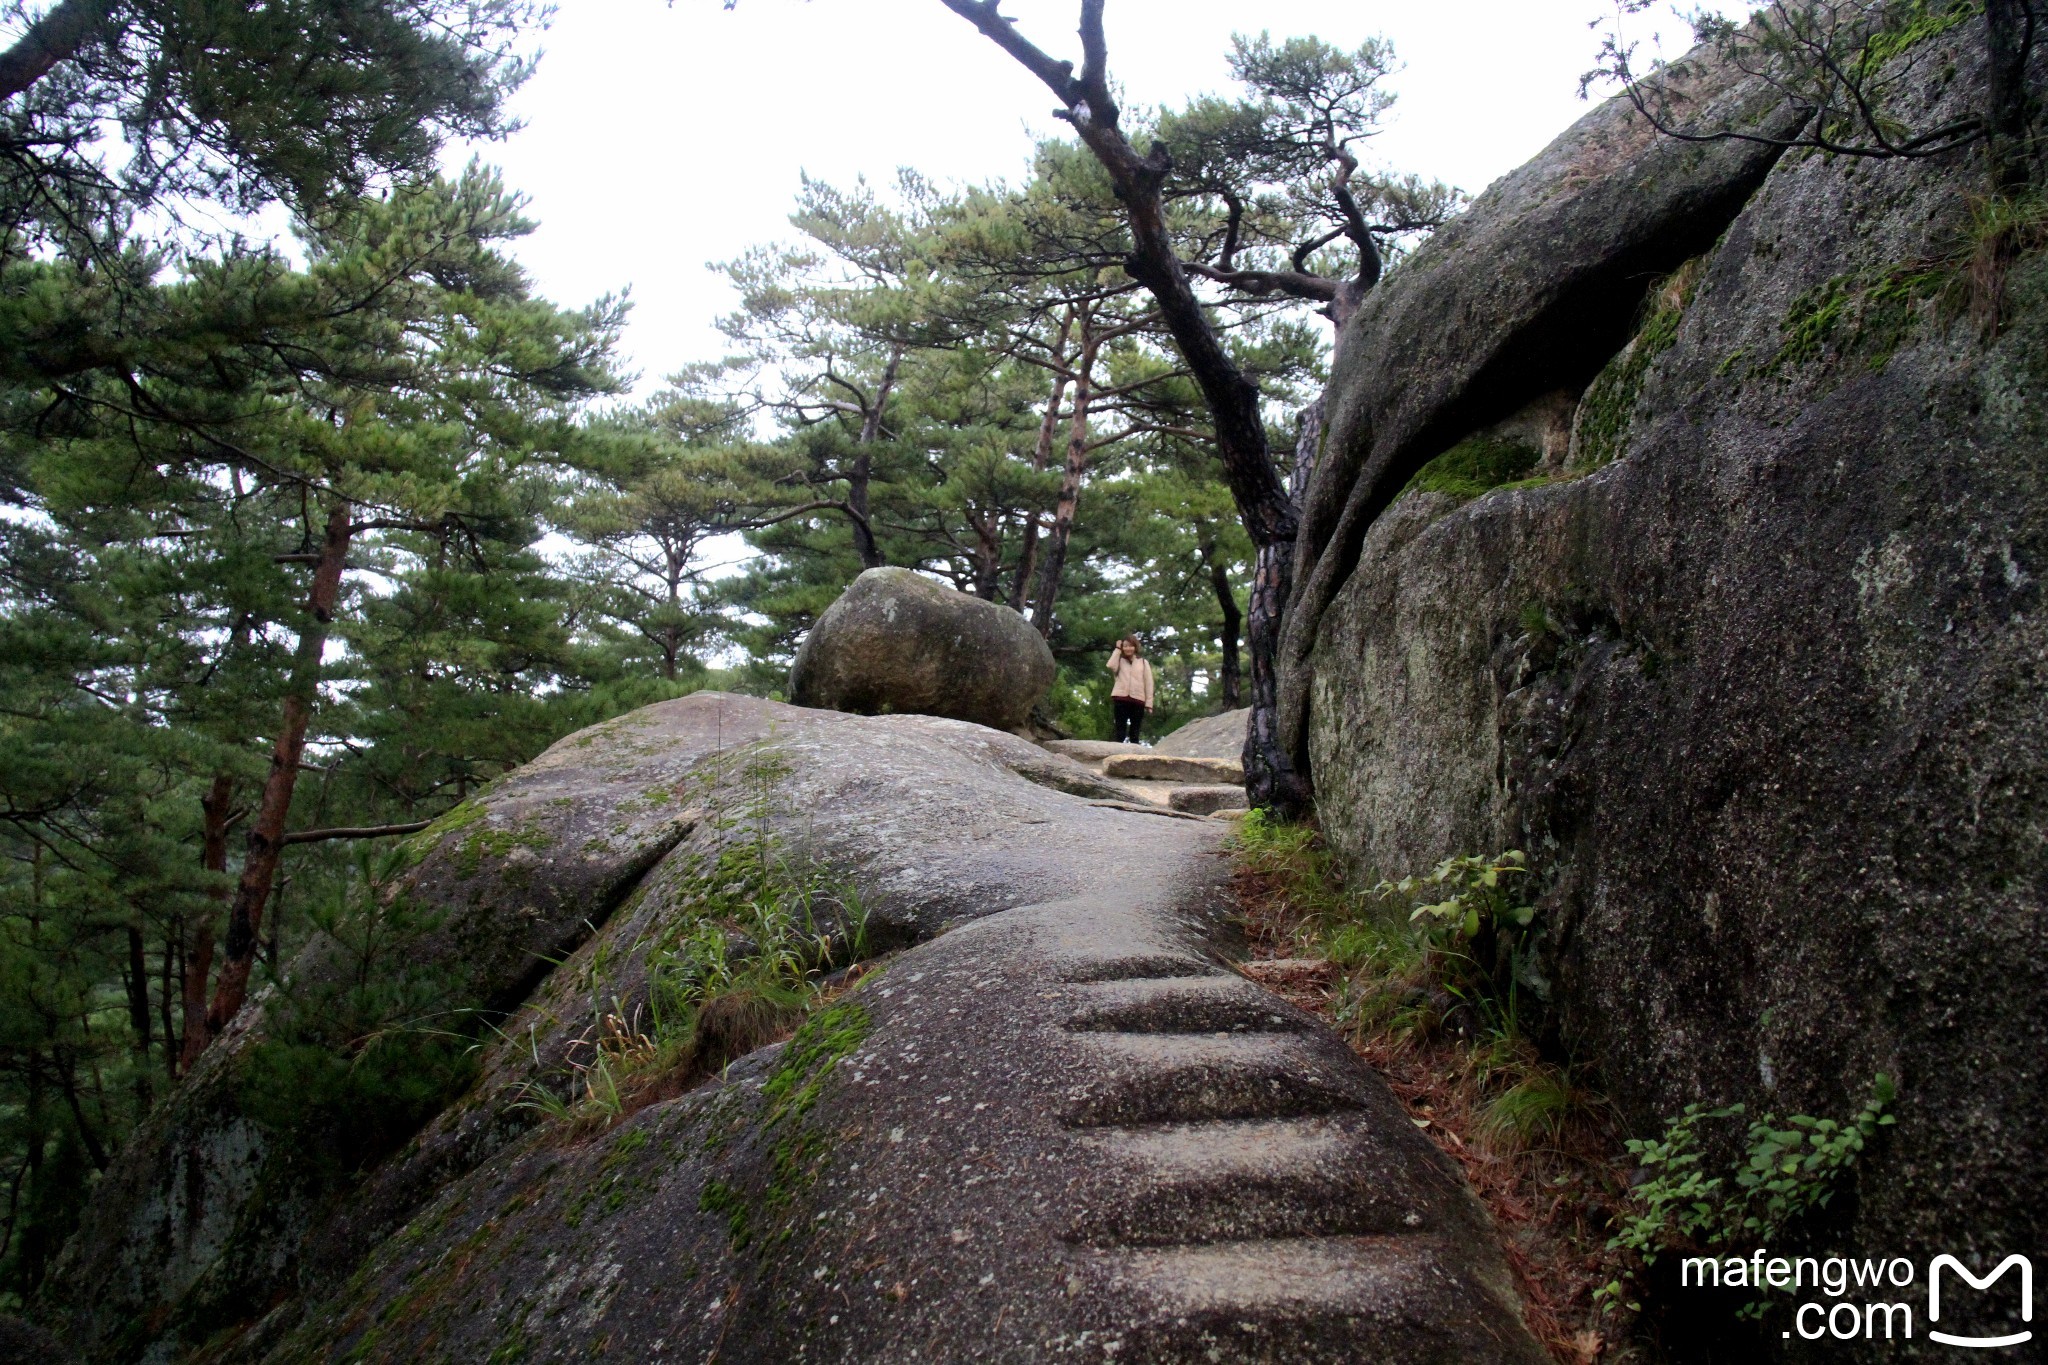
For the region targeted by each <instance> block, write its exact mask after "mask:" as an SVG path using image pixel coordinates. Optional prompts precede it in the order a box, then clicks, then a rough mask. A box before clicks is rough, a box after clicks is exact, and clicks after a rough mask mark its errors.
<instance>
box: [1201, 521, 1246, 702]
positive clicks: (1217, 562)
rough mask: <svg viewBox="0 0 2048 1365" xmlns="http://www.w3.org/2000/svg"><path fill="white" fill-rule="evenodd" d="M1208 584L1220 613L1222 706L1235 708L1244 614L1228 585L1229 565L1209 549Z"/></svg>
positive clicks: (1240, 692)
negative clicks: (1214, 592)
mask: <svg viewBox="0 0 2048 1365" xmlns="http://www.w3.org/2000/svg"><path fill="white" fill-rule="evenodd" d="M1209 583H1210V586H1211V587H1213V588H1215V590H1216V606H1217V608H1218V610H1220V611H1221V612H1222V613H1223V629H1222V631H1221V632H1220V634H1221V637H1222V638H1221V640H1220V643H1221V645H1222V647H1223V677H1222V691H1223V709H1224V710H1226V711H1235V710H1236V709H1237V708H1238V707H1239V706H1241V705H1243V702H1242V701H1241V700H1240V699H1241V698H1242V696H1243V694H1244V677H1243V667H1242V665H1241V664H1240V663H1239V662H1238V657H1237V643H1238V632H1239V631H1240V630H1241V629H1243V626H1244V616H1243V613H1241V612H1239V611H1238V609H1237V594H1236V593H1235V592H1233V591H1232V590H1231V587H1230V565H1228V564H1227V563H1225V562H1224V560H1223V552H1222V551H1221V550H1219V549H1211V550H1210V552H1209Z"/></svg>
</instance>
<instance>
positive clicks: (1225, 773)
mask: <svg viewBox="0 0 2048 1365" xmlns="http://www.w3.org/2000/svg"><path fill="white" fill-rule="evenodd" d="M1197 723H1198V724H1199V723H1200V722H1197ZM1172 738H1173V736H1171V735H1169V736H1168V737H1167V740H1168V741H1171V740H1172ZM1239 743H1240V744H1242V734H1241V733H1240V738H1239ZM1045 747H1046V748H1047V749H1049V750H1051V751H1052V752H1053V753H1056V754H1061V755H1063V756H1065V757H1067V758H1071V759H1073V760H1074V761H1075V762H1076V763H1080V764H1083V765H1084V766H1086V767H1088V768H1090V769H1092V770H1093V771H1095V772H1098V773H1100V774H1102V775H1103V776H1104V777H1108V778H1112V779H1114V780H1116V781H1118V782H1121V783H1123V784H1124V785H1125V786H1126V787H1129V788H1130V789H1131V790H1132V791H1134V792H1136V793H1138V794H1139V795H1140V796H1141V797H1143V798H1144V799H1145V800H1147V801H1149V802H1151V803H1152V804H1154V805H1159V806H1165V807H1167V808H1168V809H1169V810H1175V811H1179V812H1181V813H1182V814H1184V815H1208V816H1215V817H1218V818H1221V819H1226V820H1234V819H1237V818H1238V817H1239V816H1241V815H1243V814H1244V812H1245V805H1246V803H1245V795H1244V766H1243V764H1242V763H1241V762H1240V761H1239V760H1238V759H1237V758H1236V757H1235V755H1234V754H1233V755H1231V756H1228V757H1226V756H1223V755H1221V754H1215V753H1175V752H1168V751H1166V750H1165V749H1163V748H1151V749H1148V748H1145V747H1143V746H1142V745H1136V744H1117V743H1114V742H1112V741H1109V740H1100V739H1054V740H1047V741H1046V742H1045ZM1210 747H1220V744H1219V745H1212V746H1210Z"/></svg>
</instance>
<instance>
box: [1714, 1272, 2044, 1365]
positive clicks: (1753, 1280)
mask: <svg viewBox="0 0 2048 1365" xmlns="http://www.w3.org/2000/svg"><path fill="white" fill-rule="evenodd" d="M2015 1272H2016V1273H2015ZM1920 1279H1921V1277H1920V1268H1919V1266H1918V1265H1916V1264H1915V1263H1914V1262H1913V1261H1911V1260H1908V1259H1907V1258H1906V1257H1904V1256H1895V1257H1891V1258H1889V1259H1886V1258H1883V1257H1846V1256H1828V1257H1812V1256H1799V1257H1787V1256H1773V1255H1771V1254H1770V1252H1769V1251H1767V1250H1765V1249H1764V1248H1762V1247H1759V1248H1757V1250H1756V1251H1755V1252H1754V1253H1752V1254H1751V1255H1750V1256H1749V1257H1748V1258H1746V1259H1745V1258H1743V1257H1738V1256H1728V1257H1713V1256H1696V1257H1687V1258H1685V1259H1684V1260H1682V1261H1681V1262H1680V1263H1679V1284H1680V1285H1681V1286H1682V1287H1686V1288H1695V1287H1696V1288H1700V1289H1747V1290H1765V1291H1771V1290H1777V1291H1784V1290H1790V1291H1791V1292H1792V1294H1793V1295H1794V1296H1795V1298H1803V1297H1804V1296H1805V1295H1807V1294H1812V1295H1814V1296H1815V1297H1812V1298H1805V1299H1804V1302H1795V1303H1794V1304H1793V1305H1792V1324H1791V1327H1790V1328H1789V1329H1788V1330H1787V1331H1785V1332H1784V1334H1783V1335H1784V1336H1785V1337H1786V1338H1787V1339H1788V1340H1789V1339H1790V1338H1792V1337H1795V1336H1796V1337H1798V1338H1799V1339H1800V1340H1802V1341H1825V1340H1830V1339H1832V1340H1834V1341H1837V1342H1851V1341H1863V1342H1876V1341H1894V1342H1901V1343H1903V1342H1906V1341H1912V1340H1915V1339H1916V1338H1919V1337H1920V1331H1919V1330H1918V1329H1920V1328H1923V1327H1924V1328H1925V1333H1926V1335H1925V1338H1924V1339H1925V1340H1928V1341H1931V1342H1934V1343H1937V1344H1939V1345H1942V1346H1953V1347H1959V1348H1961V1349H1964V1350H1977V1351H1995V1350H2002V1349H2004V1348H2007V1347H2012V1346H2024V1345H2026V1344H2027V1343H2029V1342H2031V1341H2032V1340H2033V1339H2034V1332H2033V1329H2032V1328H2031V1327H2026V1328H2023V1329H2022V1330H2019V1331H2011V1330H1989V1331H1987V1330H1982V1329H1981V1327H1976V1328H1975V1329H1973V1330H1969V1331H1965V1330H1962V1329H1963V1328H1964V1326H1965V1325H1966V1324H1982V1323H1983V1322H1984V1319H1985V1315H1986V1314H1987V1313H1989V1314H1990V1315H1991V1316H1992V1317H1993V1319H1994V1320H1995V1319H1996V1318H1997V1317H1999V1316H2004V1317H2005V1324H2004V1325H2005V1326H2006V1327H2008V1328H2009V1327H2010V1326H2012V1325H2014V1324H2012V1321H2011V1318H2010V1316H2009V1315H2010V1314H2011V1312H2012V1309H2013V1304H2012V1298H2011V1294H2012V1290H2013V1289H2015V1288H2017V1289H2018V1291H2019V1302H2018V1305H2017V1307H2018V1309H2019V1321H2020V1322H2021V1323H2031V1322H2033V1320H2034V1264H2033V1262H2032V1261H2030V1260H2028V1259H2027V1258H2026V1257H2025V1256H2023V1255H2020V1254H2019V1253H2017V1252H2015V1253H2013V1254H2012V1255H2010V1256H2007V1257H2006V1258H2005V1259H2004V1260H2002V1261H1999V1262H1998V1263H1997V1264H1996V1265H1994V1266H1992V1267H1991V1268H1990V1269H1989V1270H1987V1271H1985V1272H1984V1273H1983V1274H1982V1275H1979V1274H1978V1273H1977V1272H1976V1271H1975V1270H1974V1269H1973V1268H1971V1267H1970V1266H1969V1265H1966V1264H1965V1263H1964V1262H1962V1261H1961V1260H1959V1259H1958V1258H1956V1257H1954V1256H1949V1255H1941V1256H1936V1257H1935V1258H1934V1259H1933V1260H1932V1261H1930V1262H1929V1263H1928V1265H1927V1277H1926V1283H1927V1319H1926V1321H1925V1322H1924V1323H1921V1322H1918V1321H1916V1320H1915V1311H1916V1309H1917V1307H1918V1305H1917V1304H1916V1303H1915V1302H1914V1299H1916V1298H1917V1297H1918V1295H1917V1294H1913V1293H1911V1291H1912V1290H1913V1289H1914V1288H1915V1286H1917V1285H1918V1284H1919V1283H1920ZM1859 1290H1860V1291H1862V1292H1860V1293H1859V1292H1858V1291H1859ZM1994 1290H1996V1291H1997V1293H1998V1295H1999V1298H1998V1299H1997V1300H1994V1301H1991V1302H1987V1301H1986V1299H1985V1298H1984V1296H1985V1295H1988V1294H1990V1293H1992V1292H1993V1291H1994ZM1900 1291H1907V1292H1906V1293H1904V1294H1902V1293H1901V1292H1900ZM2001 1305H2003V1306H2002V1307H2001ZM1944 1312H1946V1314H1947V1326H1946V1327H1944V1325H1943V1314H1944ZM2029 1358H2030V1359H2031V1358H2032V1357H2031V1356H2030V1357H2029Z"/></svg>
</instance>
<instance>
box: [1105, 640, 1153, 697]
mask: <svg viewBox="0 0 2048 1365" xmlns="http://www.w3.org/2000/svg"><path fill="white" fill-rule="evenodd" d="M1109 671H1110V674H1111V675H1112V676H1113V677H1115V678H1116V686H1114V687H1112V688H1110V689H1109V698H1110V700H1111V701H1115V700H1116V699H1117V698H1118V697H1122V698H1123V699H1124V700H1126V701H1141V702H1144V703H1145V709H1146V710H1147V711H1150V710H1151V709H1152V665H1151V664H1150V663H1149V662H1147V661H1146V660H1144V659H1142V658H1140V659H1126V658H1124V652H1123V651H1122V650H1120V649H1112V650H1111V651H1109Z"/></svg>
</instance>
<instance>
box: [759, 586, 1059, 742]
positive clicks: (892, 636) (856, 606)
mask: <svg viewBox="0 0 2048 1365" xmlns="http://www.w3.org/2000/svg"><path fill="white" fill-rule="evenodd" d="M1054 672H1055V665H1054V663H1053V658H1052V650H1051V649H1050V648H1048V647H1047V645H1046V643H1045V640H1044V639H1043V638H1042V637H1041V636H1040V635H1039V633H1038V632H1037V631H1036V630H1033V629H1032V628H1031V624H1030V623H1029V622H1028V621H1026V620H1025V619H1024V618H1023V617H1022V616H1019V615H1018V614H1017V613H1016V612H1014V611H1011V610H1010V609H1009V608H1008V607H1006V606H1004V605H1002V604H1001V603H1000V602H984V601H983V600H982V599H981V598H979V597H973V596H970V595H969V594H967V593H964V592H956V591H954V590H953V589H951V588H949V587H947V586H945V585H944V584H942V583H935V582H933V581H932V580H931V579H929V578H926V577H924V576H923V575H922V574H917V573H913V572H912V571H910V570H909V569H892V568H882V569H869V570H868V571H867V572H866V573H864V574H862V575H861V576H860V577H859V578H856V579H855V580H854V581H853V584H852V586H850V587H849V588H847V590H846V591H845V592H843V593H841V594H840V595H839V600H838V601H836V602H834V603H833V604H832V605H831V606H830V607H827V608H826V609H825V614H824V615H822V616H820V617H819V618H818V620H817V623H816V624H815V625H813V626H812V627H811V632H810V634H809V635H806V636H805V637H804V642H803V644H802V646H801V647H799V648H798V650H797V653H796V666H795V667H794V668H792V669H791V670H790V675H789V685H790V699H791V700H792V701H794V702H795V703H796V704H797V705H799V706H810V707H816V708H818V709H820V710H826V711H851V712H854V713H855V714H857V715H864V716H874V715H888V714H892V713H906V714H915V715H925V716H948V717H951V718H953V719H955V720H970V721H973V722H975V723H976V724H978V725H986V726H989V727H991V728H992V729H997V730H1021V729H1023V727H1024V726H1025V725H1026V724H1027V723H1028V722H1029V721H1030V719H1031V708H1032V707H1033V706H1034V705H1035V704H1036V703H1037V701H1038V699H1039V698H1040V697H1042V696H1044V695H1045V692H1046V689H1047V688H1049V687H1051V686H1052V680H1053V675H1054Z"/></svg>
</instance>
